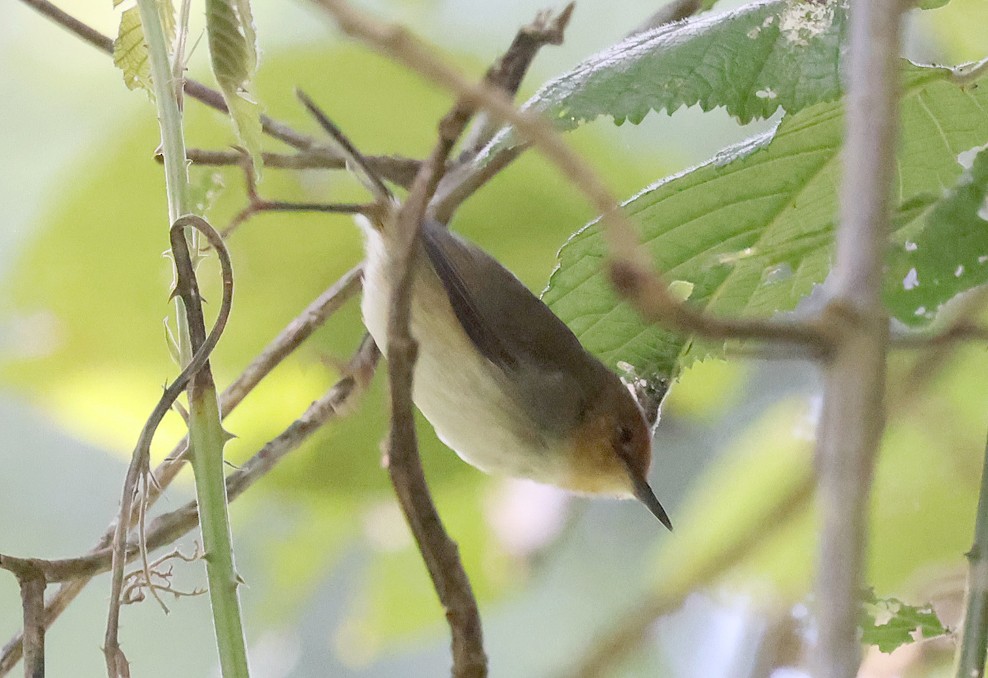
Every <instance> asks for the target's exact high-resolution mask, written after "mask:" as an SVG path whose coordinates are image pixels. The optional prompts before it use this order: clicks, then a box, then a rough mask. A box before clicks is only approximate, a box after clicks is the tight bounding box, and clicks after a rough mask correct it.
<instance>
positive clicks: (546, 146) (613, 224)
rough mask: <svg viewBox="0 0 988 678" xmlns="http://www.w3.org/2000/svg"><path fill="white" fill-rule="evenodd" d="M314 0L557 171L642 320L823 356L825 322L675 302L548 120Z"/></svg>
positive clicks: (410, 41)
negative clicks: (504, 128)
mask: <svg viewBox="0 0 988 678" xmlns="http://www.w3.org/2000/svg"><path fill="white" fill-rule="evenodd" d="M313 1H314V2H316V4H318V5H320V6H322V7H324V8H325V9H327V11H329V12H331V13H332V14H333V15H334V17H335V18H336V20H337V23H338V25H339V26H340V28H341V29H342V30H343V31H344V32H345V33H347V34H348V35H351V36H353V37H356V38H358V39H360V40H362V41H364V42H366V43H367V44H368V45H370V46H372V47H373V48H374V49H376V50H377V51H379V52H381V53H382V54H384V55H386V56H388V57H390V58H391V59H394V60H395V61H397V62H398V63H401V64H404V65H405V66H407V67H408V68H410V69H412V70H414V71H415V72H417V73H418V74H419V75H421V76H422V77H423V78H425V79H426V80H428V81H430V82H432V83H434V84H435V85H437V86H439V87H442V88H443V89H447V90H449V91H451V92H453V93H454V94H456V95H457V96H458V97H459V99H460V100H461V101H463V102H466V103H469V104H472V105H474V106H477V107H478V108H482V109H484V110H485V111H487V112H488V113H489V114H491V115H492V116H493V117H495V118H497V119H498V120H500V121H502V122H505V123H510V124H512V125H513V126H514V127H515V129H516V130H517V132H518V133H519V134H520V135H521V137H522V138H523V139H524V140H527V141H529V142H531V143H532V145H534V146H535V147H536V148H537V149H538V150H539V151H540V152H541V153H542V154H543V155H544V156H545V157H546V159H548V160H549V161H550V162H552V163H553V164H554V165H556V166H557V167H558V168H559V170H560V172H561V173H562V174H563V175H564V176H565V177H567V178H568V179H569V180H570V181H572V182H573V184H574V185H575V186H577V187H578V188H579V189H580V190H581V192H583V194H584V195H585V196H586V198H587V199H588V200H589V202H590V203H591V204H592V205H593V207H594V208H595V209H596V210H598V212H599V213H600V214H601V223H602V225H603V226H604V236H605V239H606V241H607V244H608V252H609V265H610V267H611V271H612V277H613V278H615V282H616V283H617V286H618V288H619V290H621V291H623V292H624V293H625V294H627V295H628V296H629V300H630V301H631V302H632V304H633V305H635V307H636V308H638V310H639V311H641V312H642V313H643V314H645V316H646V317H647V318H649V319H651V320H654V321H655V322H658V323H660V324H662V325H663V326H665V327H668V328H671V329H674V330H677V331H680V332H683V333H684V334H697V335H699V336H703V337H711V338H715V339H716V338H723V337H724V336H732V337H746V338H751V339H760V340H763V341H768V342H775V343H779V342H781V343H791V344H800V345H804V346H807V347H808V348H810V349H811V350H814V351H816V352H818V353H820V352H823V353H825V352H826V351H827V350H829V343H830V336H829V333H828V331H827V330H828V325H826V324H823V323H819V324H818V323H791V322H784V321H772V320H764V321H763V320H754V319H745V320H735V319H732V318H721V317H715V316H711V315H709V314H706V313H704V312H702V311H700V310H697V309H696V308H694V307H693V306H691V305H689V304H688V303H683V302H681V301H680V300H679V299H678V298H677V297H676V296H675V295H674V294H672V293H671V292H670V291H669V288H668V285H666V284H665V283H664V282H663V281H662V280H661V279H660V278H659V277H658V276H657V275H656V274H655V273H654V272H653V271H652V268H651V263H650V262H649V260H648V258H647V257H646V256H645V254H644V252H643V251H642V250H641V248H640V246H639V243H638V237H637V235H636V233H635V229H634V227H633V226H632V225H631V223H630V222H629V221H628V218H627V217H626V216H625V214H624V213H623V212H622V211H621V210H620V209H618V208H617V207H616V205H617V201H616V198H615V197H614V196H613V194H611V192H610V191H609V190H608V189H607V187H606V186H605V185H604V183H603V182H602V181H601V180H600V178H599V177H598V176H597V174H596V172H594V170H593V168H591V167H590V166H589V164H587V162H586V161H584V160H583V159H582V158H580V156H578V155H577V154H576V153H575V152H573V151H572V150H571V149H570V148H569V146H567V145H566V143H565V142H563V141H562V140H561V139H560V138H559V135H558V134H556V132H555V131H554V130H553V129H552V127H551V125H550V124H549V123H548V122H547V121H545V120H543V119H542V118H540V117H538V116H537V115H534V114H532V113H529V112H526V111H519V110H518V109H517V108H515V106H514V105H513V104H512V103H511V102H510V101H509V100H508V99H507V97H505V96H504V94H503V93H502V92H500V91H497V90H494V89H492V88H491V87H489V86H487V85H485V84H483V83H480V84H478V83H474V82H471V81H470V80H468V79H467V78H466V77H465V76H463V75H462V74H461V73H460V72H459V71H458V70H456V69H454V68H452V67H450V66H448V65H447V64H446V63H444V62H443V61H442V60H441V59H440V58H439V57H438V56H436V55H435V54H434V53H433V52H432V50H431V49H430V48H429V47H427V46H426V45H424V44H423V43H422V42H420V41H419V40H418V39H417V38H415V37H414V36H413V35H412V34H411V33H409V32H408V31H407V30H406V29H405V28H403V27H401V26H398V25H393V24H385V23H381V22H378V21H376V20H374V19H371V18H370V17H368V16H366V15H365V14H363V13H362V12H360V11H358V10H356V9H354V8H353V7H351V6H350V5H349V4H347V3H346V2H343V0H313ZM646 293H647V294H646Z"/></svg>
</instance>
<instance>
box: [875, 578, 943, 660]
mask: <svg viewBox="0 0 988 678" xmlns="http://www.w3.org/2000/svg"><path fill="white" fill-rule="evenodd" d="M945 633H947V629H946V628H944V625H943V623H942V622H941V621H940V618H939V617H937V615H936V612H934V611H933V609H932V608H931V607H930V606H928V605H927V606H926V607H916V606H915V605H907V604H906V603H904V602H902V601H901V600H899V599H897V598H878V597H876V596H875V592H874V591H868V592H867V594H866V595H865V598H864V607H863V609H862V611H861V640H862V642H865V643H867V644H869V645H877V646H878V649H879V650H881V651H882V652H886V653H888V652H892V651H894V650H895V649H896V648H898V647H900V646H902V645H908V644H909V643H913V642H916V641H917V640H922V639H926V638H936V637H937V636H942V635H944V634H945Z"/></svg>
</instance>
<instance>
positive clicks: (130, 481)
mask: <svg viewBox="0 0 988 678" xmlns="http://www.w3.org/2000/svg"><path fill="white" fill-rule="evenodd" d="M187 227H190V228H194V229H196V230H197V231H199V232H200V233H202V234H203V236H205V237H206V239H207V240H208V241H209V244H210V245H211V246H212V247H213V248H215V249H216V254H217V257H218V259H219V262H220V266H221V275H222V280H223V298H222V301H221V302H220V309H219V312H218V314H217V316H216V322H215V323H214V325H213V329H212V330H210V332H209V335H208V336H203V335H205V328H204V327H201V326H198V327H197V325H199V323H193V324H192V325H191V326H190V328H189V330H190V334H192V335H193V342H194V344H195V345H197V346H198V348H197V350H196V352H195V355H194V356H193V357H192V360H190V361H189V364H188V365H186V366H185V369H183V370H182V372H181V373H180V374H179V376H178V377H177V378H176V379H175V381H173V382H172V383H171V384H169V386H168V387H167V388H166V389H165V392H164V393H163V394H162V396H161V399H160V400H159V401H158V404H157V405H156V406H155V408H154V410H153V411H152V412H151V416H150V417H148V420H147V422H146V423H145V424H144V428H143V429H142V430H141V434H140V436H139V437H138V440H137V445H135V447H134V453H133V455H132V457H131V461H130V466H129V467H128V468H127V476H126V478H125V480H124V488H123V495H122V497H121V499H120V511H119V513H118V516H117V525H116V529H115V531H114V534H113V554H114V558H113V567H112V575H111V579H110V607H109V612H108V614H107V625H106V635H105V638H104V646H103V651H104V652H105V653H106V656H107V662H108V665H109V666H110V667H113V666H118V663H119V661H120V659H121V658H122V653H121V651H120V645H119V642H118V630H119V626H120V593H121V591H122V589H123V566H124V562H125V561H126V557H125V549H126V542H127V533H128V532H129V527H130V515H131V512H132V504H133V501H134V497H135V494H136V492H137V486H138V483H139V482H140V481H141V479H142V478H144V477H146V475H147V474H148V472H149V469H148V460H149V458H150V449H151V440H152V439H153V438H154V433H155V431H157V429H158V424H160V423H161V420H162V419H164V417H165V415H166V414H167V413H168V411H169V410H170V409H171V406H172V403H173V402H175V400H176V399H177V398H178V397H179V396H180V395H181V394H182V392H183V391H184V390H185V388H186V386H187V385H188V384H189V382H190V381H192V380H193V378H194V377H195V376H196V375H197V374H198V373H199V372H200V371H201V370H202V369H203V368H204V367H205V366H206V365H207V364H208V362H209V355H210V354H211V353H212V351H213V349H214V348H216V344H217V342H219V339H220V336H221V335H222V334H223V330H224V329H225V328H226V323H227V320H228V319H229V317H230V308H231V305H232V303H233V266H232V264H231V262H230V254H229V251H228V250H227V249H226V245H225V244H224V243H223V239H222V238H221V237H220V235H219V233H217V232H216V231H215V230H214V229H213V227H212V226H210V225H209V224H208V223H207V222H206V221H205V220H204V219H202V218H201V217H198V216H195V215H191V214H187V215H184V216H182V217H180V218H179V219H177V220H176V221H175V223H174V224H173V225H172V227H171V231H170V232H171V234H172V236H173V238H172V244H173V246H174V245H175V244H176V243H177V242H178V241H180V242H181V244H183V245H184V244H185V235H184V233H185V228H187ZM176 250H177V251H176ZM172 252H173V254H174V255H175V257H176V265H178V264H179V263H180V262H181V261H182V259H183V258H184V260H185V261H186V262H187V263H188V267H189V268H191V263H190V262H189V254H188V250H187V249H186V250H185V251H184V257H183V256H182V255H183V253H182V251H181V248H178V247H173V250H172ZM183 279H184V282H183ZM192 288H195V289H196V291H195V292H192V291H191V290H192ZM176 289H178V290H179V293H180V294H183V295H184V296H183V299H185V300H186V310H187V311H188V312H189V313H190V315H191V314H192V309H193V308H195V307H198V311H199V321H200V323H201V320H202V308H201V304H199V303H196V301H193V297H196V298H197V297H198V288H197V286H196V283H195V276H193V277H192V279H191V280H189V279H188V277H187V276H184V275H180V276H179V277H178V282H177V283H176ZM197 335H198V336H197ZM145 496H146V494H145ZM142 548H143V547H142ZM111 674H112V672H111Z"/></svg>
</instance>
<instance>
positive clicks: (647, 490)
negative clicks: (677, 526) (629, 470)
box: [632, 474, 672, 532]
mask: <svg viewBox="0 0 988 678" xmlns="http://www.w3.org/2000/svg"><path fill="white" fill-rule="evenodd" d="M632 480H633V482H634V484H635V498H636V499H638V501H640V502H641V503H643V504H645V507H646V508H647V509H648V510H649V511H651V512H652V515H653V516H655V517H656V518H658V519H659V522H660V523H662V524H663V525H665V526H666V527H667V528H669V531H670V532H672V521H671V520H669V514H667V513H666V510H665V509H664V508H662V504H660V503H659V500H658V499H656V498H655V493H654V492H652V488H651V487H649V486H648V481H647V480H645V479H644V478H635V477H634V474H633V475H632Z"/></svg>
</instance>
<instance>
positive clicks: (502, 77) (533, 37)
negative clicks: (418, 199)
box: [429, 2, 575, 224]
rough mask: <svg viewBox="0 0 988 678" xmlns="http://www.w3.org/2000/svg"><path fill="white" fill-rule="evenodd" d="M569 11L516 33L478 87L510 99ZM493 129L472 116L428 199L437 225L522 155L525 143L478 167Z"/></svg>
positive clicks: (542, 15)
mask: <svg viewBox="0 0 988 678" xmlns="http://www.w3.org/2000/svg"><path fill="white" fill-rule="evenodd" d="M574 7H575V5H574V3H572V2H571V3H569V4H568V5H566V7H564V8H563V9H562V11H561V12H559V13H558V14H556V15H553V14H552V13H551V12H549V11H542V12H539V13H538V15H536V17H535V19H534V21H532V23H531V24H529V25H528V26H523V27H522V28H521V29H519V31H518V33H517V34H516V35H515V38H514V40H512V41H511V45H510V46H509V47H508V50H507V51H506V52H505V53H504V55H503V56H501V58H500V59H498V61H497V62H496V63H495V64H494V65H493V66H491V67H490V68H489V69H487V73H486V74H485V75H484V83H485V84H486V85H487V86H488V87H491V88H492V89H497V90H501V91H502V92H504V94H505V95H506V96H508V97H509V98H512V99H513V98H514V97H515V95H516V94H517V93H518V88H519V87H520V86H521V82H522V80H523V79H524V77H525V74H526V73H527V72H528V69H529V67H530V66H531V64H532V61H533V60H534V59H535V56H536V55H537V54H538V52H539V50H540V49H541V48H542V47H544V46H546V45H561V44H562V42H563V36H564V33H565V31H566V27H567V26H568V25H569V21H570V19H571V18H572V16H573V9H574ZM499 126H500V125H499V122H498V119H497V118H496V117H493V116H491V115H489V114H487V113H486V112H482V113H480V114H479V115H477V117H476V120H475V121H474V124H473V126H472V128H471V129H470V131H469V133H468V135H467V139H466V141H464V143H463V148H464V149H465V150H464V151H463V153H461V154H460V158H459V160H458V161H457V162H455V163H453V166H452V167H451V168H449V170H448V171H447V173H446V174H445V175H444V176H443V178H442V180H441V181H440V182H439V186H438V187H437V188H436V194H435V195H434V196H433V197H432V200H430V203H429V212H430V213H431V214H432V215H433V216H434V217H435V218H436V219H437V220H438V221H439V222H440V223H444V224H445V223H448V222H449V220H450V219H452V218H453V213H454V212H455V211H456V210H457V209H458V208H459V206H460V205H462V204H463V203H464V202H465V201H466V200H467V199H468V198H469V197H470V196H471V195H473V194H474V193H475V192H476V191H477V190H479V189H480V188H481V187H482V186H484V185H486V184H487V183H488V182H489V181H490V180H491V179H493V178H494V177H495V176H496V175H497V174H498V173H500V172H501V171H502V170H504V169H505V168H506V167H507V166H508V165H510V164H511V163H512V162H514V161H515V160H516V159H517V158H518V157H520V156H521V154H522V153H524V152H525V151H526V150H528V147H529V144H525V143H521V144H517V145H515V146H511V147H508V148H503V149H501V150H500V151H497V152H496V153H494V155H493V156H492V157H491V158H489V159H487V160H485V161H484V162H479V161H478V160H477V154H478V153H480V151H481V150H483V148H484V147H485V146H486V145H487V143H488V142H490V140H491V139H492V138H493V137H494V135H495V134H496V133H497V130H498V128H499Z"/></svg>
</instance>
